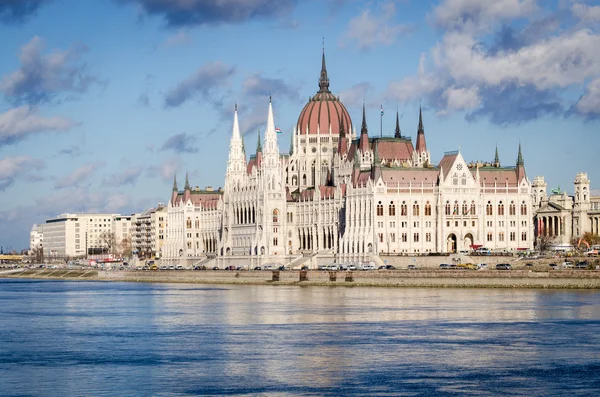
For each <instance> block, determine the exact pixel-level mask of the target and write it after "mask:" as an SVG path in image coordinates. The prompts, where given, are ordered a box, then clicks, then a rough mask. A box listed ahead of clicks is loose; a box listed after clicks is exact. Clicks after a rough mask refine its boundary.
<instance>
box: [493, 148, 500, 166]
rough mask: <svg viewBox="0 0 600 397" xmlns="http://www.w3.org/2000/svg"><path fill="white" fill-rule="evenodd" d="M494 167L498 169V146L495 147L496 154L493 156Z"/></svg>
mask: <svg viewBox="0 0 600 397" xmlns="http://www.w3.org/2000/svg"><path fill="white" fill-rule="evenodd" d="M493 165H494V167H500V157H499V156H498V145H496V154H495V155H494V164H493Z"/></svg>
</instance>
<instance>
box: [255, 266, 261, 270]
mask: <svg viewBox="0 0 600 397" xmlns="http://www.w3.org/2000/svg"><path fill="white" fill-rule="evenodd" d="M254 270H262V268H261V267H260V266H255V267H254Z"/></svg>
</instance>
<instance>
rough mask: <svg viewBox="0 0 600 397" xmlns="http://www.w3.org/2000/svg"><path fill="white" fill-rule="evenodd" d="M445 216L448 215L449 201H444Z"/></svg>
mask: <svg viewBox="0 0 600 397" xmlns="http://www.w3.org/2000/svg"><path fill="white" fill-rule="evenodd" d="M445 214H446V215H450V201H446V209H445Z"/></svg>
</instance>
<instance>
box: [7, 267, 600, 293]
mask: <svg viewBox="0 0 600 397" xmlns="http://www.w3.org/2000/svg"><path fill="white" fill-rule="evenodd" d="M0 277H3V278H20V279H45V280H72V281H122V282H156V283H195V284H253V285H299V286H311V285H312V286H340V287H439V288H558V289H600V271H598V270H548V271H535V270H509V271H501V270H485V271H474V270H430V269H426V270H374V271H354V272H348V271H337V272H329V271H317V270H309V271H306V272H301V271H296V270H291V271H265V270H258V271H247V270H242V271H226V270H202V271H191V270H183V271H118V270H112V271H105V270H98V269H91V270H86V269H78V270H69V269H22V270H21V271H18V272H3V273H0ZM301 279H302V281H301Z"/></svg>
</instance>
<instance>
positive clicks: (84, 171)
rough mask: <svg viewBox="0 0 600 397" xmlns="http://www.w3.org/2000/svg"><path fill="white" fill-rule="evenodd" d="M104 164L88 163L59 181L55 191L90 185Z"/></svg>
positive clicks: (55, 185)
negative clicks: (94, 175) (92, 177)
mask: <svg viewBox="0 0 600 397" xmlns="http://www.w3.org/2000/svg"><path fill="white" fill-rule="evenodd" d="M103 166H104V162H96V163H88V164H84V165H82V166H81V167H79V168H77V169H76V170H75V171H73V172H71V173H70V174H69V175H67V176H65V177H63V178H61V179H59V180H57V181H56V183H55V184H54V188H55V189H64V188H67V187H80V186H81V185H89V184H90V183H91V182H90V181H91V180H92V179H91V176H92V175H93V174H94V173H95V172H96V171H97V170H98V169H99V168H101V167H103Z"/></svg>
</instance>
